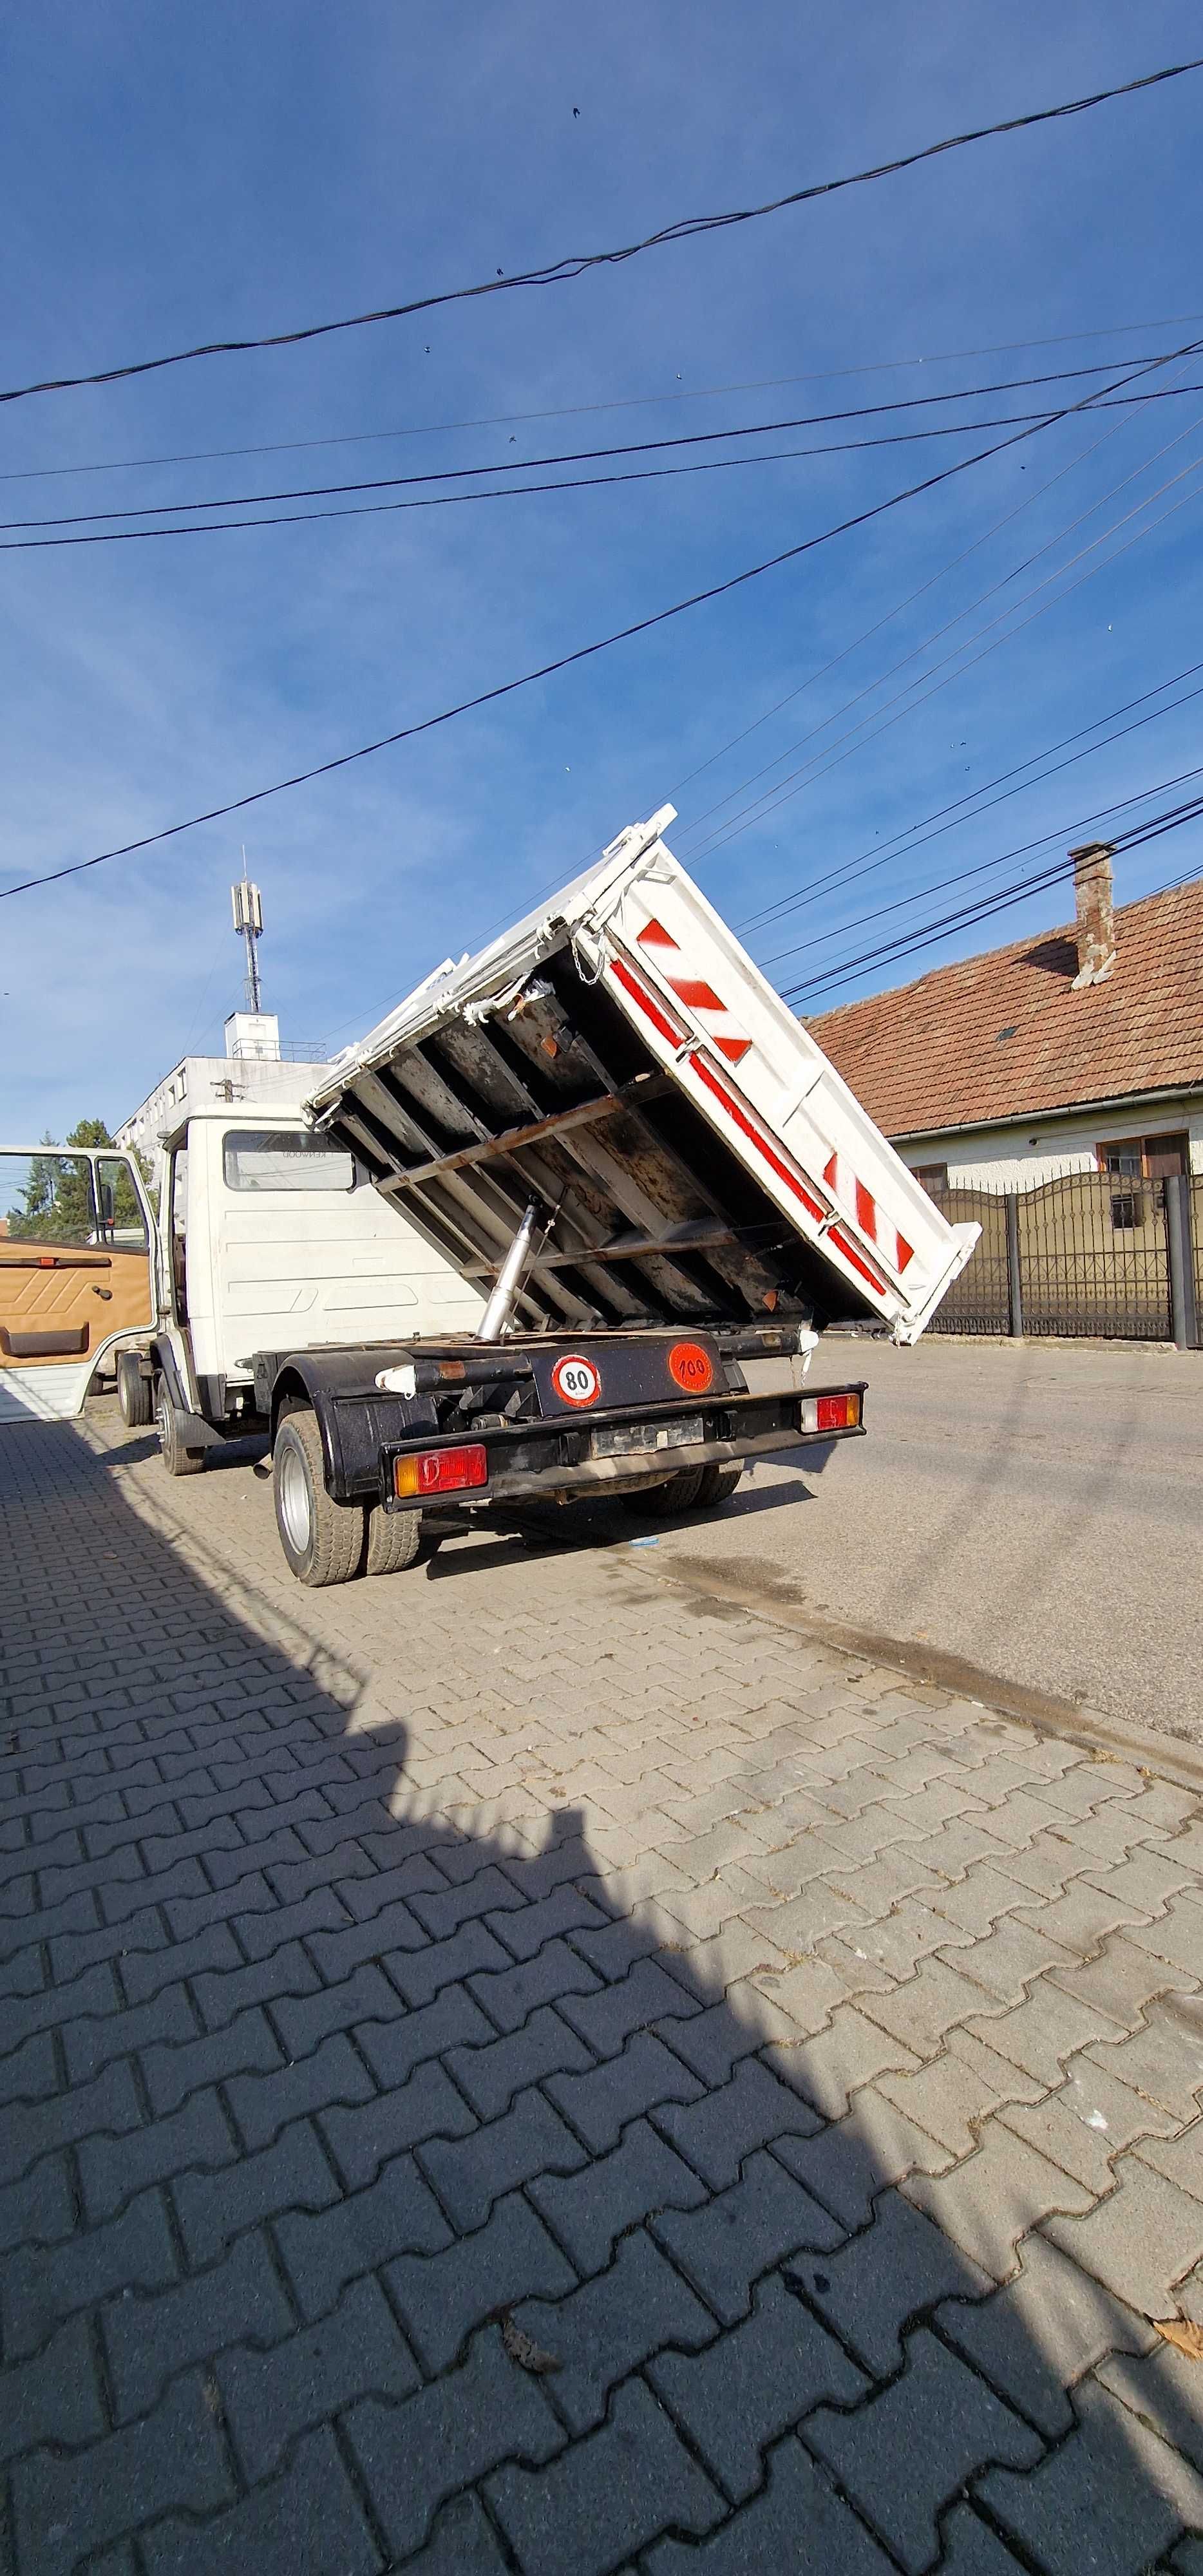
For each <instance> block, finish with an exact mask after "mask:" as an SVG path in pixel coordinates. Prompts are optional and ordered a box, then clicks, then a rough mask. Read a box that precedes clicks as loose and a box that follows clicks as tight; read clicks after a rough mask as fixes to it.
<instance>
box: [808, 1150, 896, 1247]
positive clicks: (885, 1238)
mask: <svg viewBox="0 0 1203 2576" xmlns="http://www.w3.org/2000/svg"><path fill="white" fill-rule="evenodd" d="M823 1178H824V1180H825V1181H826V1183H827V1187H828V1189H829V1190H834V1192H835V1195H836V1197H837V1199H838V1200H839V1202H840V1206H841V1207H842V1208H846V1209H847V1212H848V1214H849V1216H855V1218H856V1222H857V1225H858V1226H859V1228H860V1231H861V1233H862V1234H867V1235H868V1238H869V1241H870V1243H875V1244H876V1245H877V1249H878V1251H879V1252H880V1254H881V1257H882V1260H883V1261H884V1262H886V1263H888V1265H889V1268H890V1269H891V1270H896V1271H897V1272H898V1273H899V1274H900V1275H901V1273H902V1272H903V1271H904V1270H905V1268H906V1266H907V1263H908V1261H913V1260H914V1258H915V1247H914V1244H913V1243H908V1242H907V1239H906V1236H905V1235H904V1234H900V1233H899V1231H898V1228H897V1226H896V1225H895V1224H894V1222H893V1219H892V1218H891V1217H888V1216H887V1215H886V1212H885V1209H884V1208H883V1207H879V1206H878V1204H877V1201H876V1199H875V1198H874V1196H873V1192H872V1190H869V1189H866V1187H865V1184H864V1182H863V1181H862V1180H859V1179H858V1177H857V1175H856V1173H855V1172H854V1171H853V1169H852V1165H851V1164H850V1162H849V1161H848V1157H847V1155H846V1154H833V1155H832V1157H831V1160H830V1162H829V1163H827V1164H826V1165H825V1166H824V1170H823Z"/></svg>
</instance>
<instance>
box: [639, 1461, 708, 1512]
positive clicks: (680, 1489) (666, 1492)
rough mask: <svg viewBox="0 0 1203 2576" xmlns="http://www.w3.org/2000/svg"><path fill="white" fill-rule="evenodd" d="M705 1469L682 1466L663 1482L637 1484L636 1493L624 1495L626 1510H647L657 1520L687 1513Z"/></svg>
mask: <svg viewBox="0 0 1203 2576" xmlns="http://www.w3.org/2000/svg"><path fill="white" fill-rule="evenodd" d="M704 1473H705V1469H704V1468H702V1467H682V1468H680V1469H679V1470H678V1472H677V1474H676V1475H675V1476H670V1477H669V1478H668V1481H667V1483H666V1484H663V1485H650V1486H644V1487H641V1488H640V1490H639V1492H638V1493H634V1494H624V1495H623V1498H622V1499H623V1501H624V1503H625V1504H626V1507H627V1510H628V1511H630V1512H650V1513H652V1514H653V1515H654V1517H655V1518H656V1519H657V1520H665V1521H667V1520H672V1519H673V1518H674V1516H675V1514H676V1513H677V1512H691V1511H692V1510H693V1507H694V1504H695V1503H696V1501H697V1499H698V1491H699V1488H700V1486H701V1482H702V1477H703V1475H704Z"/></svg>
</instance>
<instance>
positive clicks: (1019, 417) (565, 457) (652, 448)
mask: <svg viewBox="0 0 1203 2576" xmlns="http://www.w3.org/2000/svg"><path fill="white" fill-rule="evenodd" d="M1176 355H1177V352H1176V351H1174V350H1164V349H1163V350H1159V351H1157V352H1155V353H1154V355H1153V356H1152V357H1149V358H1142V359H1135V358H1134V359H1126V360H1125V362H1124V363H1125V365H1128V366H1140V367H1159V366H1168V365H1170V364H1171V363H1172V361H1173V359H1174V358H1175V356H1176ZM1106 373H1107V369H1106V368H1105V367H1066V368H1064V369H1054V370H1053V371H1052V372H1051V373H1049V374H1044V375H1038V376H1009V377H1003V378H1002V379H1001V380H1000V381H999V382H997V383H993V384H987V385H965V386H963V387H960V388H954V390H953V391H952V392H950V393H943V394H910V395H906V396H903V397H902V398H901V399H900V400H899V401H897V402H892V403H858V404H855V405H853V406H852V407H851V408H849V409H847V410H844V411H819V412H802V413H799V414H797V415H796V416H795V417H794V418H792V419H786V420H758V421H750V422H746V423H743V424H740V425H737V426H736V427H735V428H733V429H698V430H692V431H685V432H682V433H681V434H680V435H679V436H678V437H676V438H644V439H638V440H632V441H629V442H627V443H626V444H625V445H623V446H620V447H577V448H569V449H567V450H565V451H564V452H563V453H562V454H560V455H558V456H521V457H512V458H508V459H507V458H505V457H501V458H500V459H498V460H496V461H495V462H491V463H489V464H487V465H449V466H446V467H444V468H442V469H441V470H437V469H435V470H431V471H429V472H427V473H425V474H378V475H373V476H372V477H370V478H369V479H367V480H365V481H360V482H356V483H299V484H291V485H287V486H286V487H285V488H284V489H283V490H282V491H279V492H219V493H215V494H212V495H210V497H209V498H208V499H206V500H204V501H151V502H146V503H143V504H140V505H134V504H131V505H130V506H128V507H126V508H118V509H111V510H73V511H69V512H68V513H66V514H65V515H63V516H60V517H57V518H41V519H0V534H4V535H8V534H9V533H10V532H11V531H12V530H13V529H14V528H76V527H89V526H92V525H94V524H95V523H97V522H99V521H100V520H102V519H153V518H155V517H156V516H160V515H161V514H162V513H163V512H165V511H170V512H171V513H172V514H173V515H174V514H175V513H177V512H179V511H183V510H187V511H197V510H244V509H245V510H254V509H259V508H260V507H261V506H262V505H263V503H264V502H266V501H325V500H339V499H342V498H345V497H346V495H348V494H350V493H358V492H391V491H397V490H400V489H402V488H403V487H405V488H410V487H413V486H415V485H417V484H422V483H470V482H479V481H481V480H482V479H483V477H484V476H485V475H488V474H537V473H539V472H540V471H541V470H542V468H543V467H544V466H551V465H593V464H608V463H609V462H610V461H611V460H612V459H613V458H615V457H619V456H657V455H661V454H663V453H665V452H667V450H668V449H670V448H677V447H713V446H718V445H721V444H723V443H724V442H725V441H726V440H728V439H732V438H768V437H774V436H776V434H777V433H778V432H779V431H784V430H789V429H826V428H829V427H835V426H836V425H837V424H839V423H841V422H844V421H849V420H875V419H879V418H880V417H881V416H882V415H883V414H884V413H887V412H897V411H927V410H930V409H931V408H932V407H933V406H934V405H937V404H941V403H953V402H972V401H975V400H976V399H977V398H978V397H979V396H982V397H984V396H985V395H986V394H1006V393H1025V392H1027V391H1029V390H1030V388H1031V387H1033V386H1035V385H1059V384H1070V383H1076V382H1078V381H1080V379H1081V378H1082V377H1083V376H1097V375H1105V374H1106ZM1200 390H1203V389H1201V388H1200V387H1198V386H1191V385H1176V386H1169V387H1166V388H1165V397H1166V399H1168V400H1170V401H1172V400H1174V399H1175V397H1176V396H1177V395H1178V394H1179V393H1192V392H1195V393H1197V392H1199V391H1200ZM1120 399H1121V401H1123V402H1126V403H1136V404H1141V403H1145V402H1150V401H1152V400H1153V399H1154V397H1153V396H1152V395H1151V394H1148V393H1142V394H1132V395H1125V396H1122V397H1121V398H1120ZM1048 408H1049V406H1048V405H1047V404H1045V405H1044V406H1043V408H1042V409H1041V410H1040V411H1039V412H1018V413H1016V414H1014V415H1013V416H1012V417H1011V418H1010V419H1008V420H1004V421H988V420H981V421H970V422H966V423H964V424H963V426H964V427H966V428H972V429H992V428H993V429H1007V428H1011V427H1012V426H1017V425H1018V424H1019V423H1020V422H1021V421H1024V420H1042V419H1043V418H1044V413H1045V411H1047V409H1048ZM1099 408H1100V409H1103V408H1106V405H1105V404H1103V403H1102V402H1100V405H1099ZM937 434H939V433H937ZM903 435H905V433H899V432H895V433H892V434H891V438H890V439H887V441H885V442H884V443H886V444H890V443H892V439H893V438H894V437H897V438H899V440H901V437H902V436H903ZM801 452H802V453H803V454H805V453H807V452H808V451H806V450H802V451H801ZM815 452H816V453H818V454H822V453H823V451H822V450H821V449H820V450H817V451H815Z"/></svg>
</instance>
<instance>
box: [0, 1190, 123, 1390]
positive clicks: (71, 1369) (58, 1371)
mask: <svg viewBox="0 0 1203 2576" xmlns="http://www.w3.org/2000/svg"><path fill="white" fill-rule="evenodd" d="M152 1311H153V1310H152V1302H151V1278H150V1248H149V1243H148V1236H147V1224H146V1215H145V1210H144V1207H143V1202H142V1199H141V1196H140V1194H139V1191H138V1187H137V1183H136V1181H135V1179H134V1174H133V1171H132V1168H131V1166H130V1163H129V1160H128V1157H127V1156H126V1155H124V1154H104V1153H101V1154H79V1153H68V1152H61V1151H59V1149H58V1148H57V1147H54V1146H50V1145H46V1146H39V1147H37V1148H36V1150H34V1151H29V1152H15V1151H5V1152H0V1371H2V1372H4V1374H5V1376H7V1377H8V1379H9V1381H10V1392H11V1393H12V1394H13V1395H14V1397H17V1398H18V1403H19V1387H18V1385H17V1383H16V1381H18V1380H19V1379H21V1378H22V1377H24V1376H25V1374H26V1373H28V1375H29V1378H30V1380H31V1382H32V1381H34V1380H35V1379H42V1380H44V1384H43V1386H42V1391H41V1400H40V1401H34V1402H32V1403H31V1404H30V1406H29V1410H31V1411H33V1412H35V1413H45V1412H51V1413H55V1414H67V1413H75V1412H78V1410H79V1407H80V1405H81V1404H82V1401H83V1395H84V1391H85V1389H86V1387H87V1383H88V1379H89V1378H90V1376H91V1374H92V1370H93V1367H94V1366H95V1363H96V1360H97V1358H98V1356H99V1355H100V1353H101V1351H102V1349H103V1347H104V1345H105V1343H106V1342H109V1341H111V1340H112V1339H113V1337H114V1336H115V1335H118V1334H121V1333H124V1332H134V1331H137V1330H139V1329H140V1328H142V1327H144V1326H146V1325H148V1324H149V1323H150V1321H151V1318H152ZM0 1383H2V1381H0ZM33 1391H35V1392H36V1390H33Z"/></svg>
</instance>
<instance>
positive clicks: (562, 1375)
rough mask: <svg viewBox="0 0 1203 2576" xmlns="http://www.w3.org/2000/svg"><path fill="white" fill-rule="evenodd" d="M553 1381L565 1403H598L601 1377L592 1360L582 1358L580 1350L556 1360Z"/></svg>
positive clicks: (552, 1375) (552, 1374)
mask: <svg viewBox="0 0 1203 2576" xmlns="http://www.w3.org/2000/svg"><path fill="white" fill-rule="evenodd" d="M551 1382H552V1385H553V1386H554V1388H555V1391H556V1394H557V1395H558V1396H559V1398H560V1401H561V1403H563V1404H596V1402H597V1399H598V1397H599V1395H600V1394H601V1379H600V1377H599V1376H598V1374H597V1370H596V1369H595V1368H594V1365H593V1362H592V1360H586V1359H582V1358H581V1355H580V1352H579V1351H570V1352H569V1353H568V1354H567V1356H566V1358H564V1359H562V1360H557V1361H556V1364H555V1367H554V1368H553V1370H552V1372H551Z"/></svg>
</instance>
